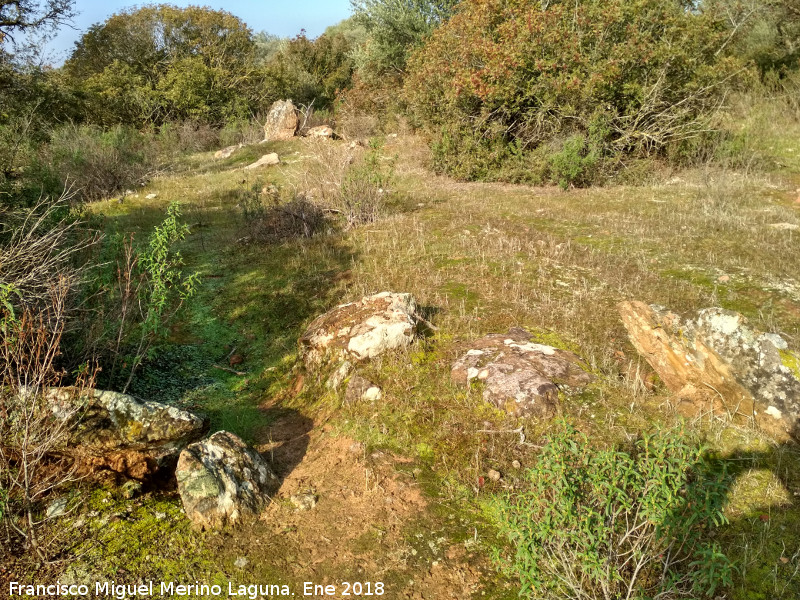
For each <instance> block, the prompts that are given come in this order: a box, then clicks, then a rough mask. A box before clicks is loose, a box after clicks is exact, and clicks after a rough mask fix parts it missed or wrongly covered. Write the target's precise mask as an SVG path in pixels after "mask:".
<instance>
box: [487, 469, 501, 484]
mask: <svg viewBox="0 0 800 600" xmlns="http://www.w3.org/2000/svg"><path fill="white" fill-rule="evenodd" d="M488 475H489V479H491V480H492V481H494V482H495V483H496V482H498V481H500V471H495V470H494V469H489V473H488Z"/></svg>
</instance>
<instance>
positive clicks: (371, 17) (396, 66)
mask: <svg viewBox="0 0 800 600" xmlns="http://www.w3.org/2000/svg"><path fill="white" fill-rule="evenodd" d="M458 2H459V0H351V2H350V4H351V6H352V9H353V20H354V21H355V23H357V24H360V25H362V26H363V27H364V28H365V29H366V31H367V35H368V37H367V41H366V43H365V44H363V45H362V46H360V48H359V50H358V52H357V54H356V62H357V66H358V70H359V75H360V76H361V77H362V78H363V79H370V78H377V77H381V76H385V75H390V76H391V75H393V76H399V75H402V74H403V73H404V72H405V68H406V61H407V60H408V57H409V55H410V54H411V52H412V51H413V50H414V49H415V48H417V47H418V46H419V45H420V44H421V43H422V42H424V40H425V39H426V38H427V37H428V36H429V35H430V34H431V32H432V31H433V30H434V29H436V28H437V27H438V26H440V25H441V24H442V23H443V22H445V21H446V20H447V19H448V18H450V16H451V15H452V14H453V12H454V9H455V6H456V5H457V4H458Z"/></svg>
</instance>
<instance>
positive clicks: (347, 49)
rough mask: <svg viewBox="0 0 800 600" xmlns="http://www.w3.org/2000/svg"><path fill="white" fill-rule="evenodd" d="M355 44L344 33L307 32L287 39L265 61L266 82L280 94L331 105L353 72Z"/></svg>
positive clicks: (273, 94) (318, 106)
mask: <svg viewBox="0 0 800 600" xmlns="http://www.w3.org/2000/svg"><path fill="white" fill-rule="evenodd" d="M352 50H353V46H352V44H351V42H350V41H349V40H348V38H347V37H346V35H344V34H342V33H331V34H328V33H326V34H323V35H321V36H320V37H318V38H316V39H314V40H310V39H308V38H307V37H306V36H305V34H300V35H298V36H297V37H295V38H293V39H291V40H287V41H285V42H284V43H283V44H282V45H281V47H280V50H279V51H277V52H276V53H275V54H274V55H273V57H272V59H271V60H270V61H268V62H267V63H266V65H264V72H265V85H266V86H267V87H268V88H269V90H270V94H271V95H272V96H274V97H276V99H277V98H291V99H292V100H294V101H295V102H298V103H300V104H304V105H310V104H311V103H312V102H313V103H314V106H315V107H316V108H322V109H327V108H330V107H331V106H332V105H333V101H334V99H335V98H336V95H337V93H338V92H339V91H340V90H343V89H345V88H347V87H349V86H350V85H351V83H352V76H353V59H352V56H351V55H352Z"/></svg>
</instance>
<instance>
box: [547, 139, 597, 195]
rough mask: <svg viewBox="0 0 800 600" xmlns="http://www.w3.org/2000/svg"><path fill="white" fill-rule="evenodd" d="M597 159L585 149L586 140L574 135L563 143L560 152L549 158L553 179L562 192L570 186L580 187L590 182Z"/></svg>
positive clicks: (590, 151)
mask: <svg viewBox="0 0 800 600" xmlns="http://www.w3.org/2000/svg"><path fill="white" fill-rule="evenodd" d="M598 160H599V157H598V155H597V153H596V152H595V151H592V150H589V149H588V148H587V143H586V138H584V137H583V136H581V135H574V136H572V137H569V138H567V139H566V140H565V141H564V145H563V146H562V147H561V150H560V151H559V152H557V153H556V154H553V155H552V156H551V157H550V168H551V169H552V172H553V179H554V180H555V181H556V182H558V185H559V187H561V189H562V190H566V189H568V188H569V187H570V186H571V185H574V186H581V185H584V184H586V183H588V182H590V181H591V178H592V171H593V170H594V168H595V167H596V165H597V163H598Z"/></svg>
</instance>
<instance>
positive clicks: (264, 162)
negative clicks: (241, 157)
mask: <svg viewBox="0 0 800 600" xmlns="http://www.w3.org/2000/svg"><path fill="white" fill-rule="evenodd" d="M280 162H281V159H280V158H278V155H277V154H276V153H275V152H270V153H269V154H265V155H264V156H262V157H261V158H259V159H258V160H257V161H256V162H254V163H252V164H249V165H247V166H246V167H245V170H246V171H249V170H250V169H258V168H259V167H271V166H272V165H277V164H280Z"/></svg>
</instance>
